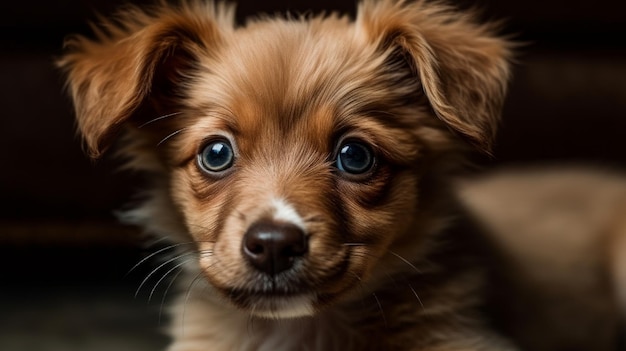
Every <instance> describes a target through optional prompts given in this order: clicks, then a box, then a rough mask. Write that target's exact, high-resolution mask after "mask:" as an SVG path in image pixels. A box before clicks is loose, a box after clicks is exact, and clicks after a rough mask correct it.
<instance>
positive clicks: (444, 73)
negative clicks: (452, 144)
mask: <svg viewBox="0 0 626 351" xmlns="http://www.w3.org/2000/svg"><path fill="white" fill-rule="evenodd" d="M471 19H472V16H470V15H467V14H460V13H458V12H456V11H453V10H452V9H450V8H449V7H447V6H445V5H442V4H437V3H435V4H432V3H428V4H426V3H425V2H424V1H423V0H422V1H416V2H406V1H404V0H380V1H375V0H365V1H364V2H363V3H361V5H360V7H359V12H358V17H357V25H359V26H360V28H361V30H363V31H364V33H365V35H366V36H367V39H368V40H372V41H374V42H375V43H376V44H377V45H379V47H380V49H381V50H393V49H400V50H402V52H403V53H404V55H405V56H406V58H408V60H409V61H410V62H409V64H410V65H411V66H412V67H413V68H414V69H415V71H416V74H418V75H419V77H420V79H421V82H422V86H423V89H424V92H425V94H426V96H427V97H428V100H429V101H430V104H431V106H432V108H433V110H434V112H435V114H436V115H437V116H438V117H439V118H440V119H441V120H442V121H443V122H444V123H446V124H447V125H448V127H449V128H451V129H452V130H454V131H456V132H457V133H459V134H461V135H462V136H464V137H465V138H466V139H468V140H469V141H470V142H471V143H472V144H474V145H475V146H477V147H478V148H479V149H481V150H482V151H484V152H487V153H489V152H490V151H491V148H492V144H493V141H494V138H495V132H496V129H497V124H498V121H499V117H500V109H501V105H502V103H503V100H504V96H505V93H506V85H507V80H508V77H509V59H510V57H511V50H510V48H511V45H510V44H509V43H507V42H506V41H504V40H503V39H500V38H498V37H497V36H495V35H494V34H493V33H494V28H493V26H489V25H478V24H475V23H474V22H472V20H471Z"/></svg>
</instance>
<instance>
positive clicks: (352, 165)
mask: <svg viewBox="0 0 626 351" xmlns="http://www.w3.org/2000/svg"><path fill="white" fill-rule="evenodd" d="M373 166H374V156H373V155H372V151H371V150H370V148H369V147H368V146H367V145H365V144H363V143H361V142H358V141H349V142H346V143H343V144H342V145H341V147H340V148H339V152H338V154H337V168H338V169H339V170H340V171H342V172H345V173H349V174H353V175H359V174H363V173H366V172H367V171H369V170H371V169H372V167H373Z"/></svg>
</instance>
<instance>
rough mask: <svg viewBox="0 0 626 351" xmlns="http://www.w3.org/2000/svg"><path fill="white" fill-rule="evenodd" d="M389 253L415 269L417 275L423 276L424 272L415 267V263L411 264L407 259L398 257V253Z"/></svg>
mask: <svg viewBox="0 0 626 351" xmlns="http://www.w3.org/2000/svg"><path fill="white" fill-rule="evenodd" d="M389 253H390V254H392V255H394V256H396V257H397V258H398V259H400V260H401V261H402V262H404V263H406V264H407V265H408V266H409V267H411V268H413V269H414V270H415V271H416V272H417V273H419V274H422V272H421V271H420V270H419V269H418V268H417V267H415V265H414V264H413V263H411V262H409V260H407V259H406V258H404V257H402V256H400V255H398V254H397V253H395V252H393V251H391V250H389Z"/></svg>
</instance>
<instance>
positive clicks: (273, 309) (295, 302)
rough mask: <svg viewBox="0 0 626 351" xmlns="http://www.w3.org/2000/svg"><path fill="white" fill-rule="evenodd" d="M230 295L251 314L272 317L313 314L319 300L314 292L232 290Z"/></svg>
mask: <svg viewBox="0 0 626 351" xmlns="http://www.w3.org/2000/svg"><path fill="white" fill-rule="evenodd" d="M228 297H229V298H230V300H231V301H232V302H233V303H234V304H235V305H236V306H238V307H239V308H242V309H244V310H246V311H249V312H250V314H252V315H254V316H257V317H262V318H270V319H283V318H298V317H304V316H311V315H313V314H314V313H315V310H314V308H313V305H314V302H315V301H316V300H317V297H316V294H315V293H313V292H295V291H289V292H288V291H269V292H262V291H258V290H256V291H255V290H230V292H229V294H228Z"/></svg>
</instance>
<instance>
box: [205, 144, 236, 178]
mask: <svg viewBox="0 0 626 351" xmlns="http://www.w3.org/2000/svg"><path fill="white" fill-rule="evenodd" d="M234 161H235V153H234V152H233V147H232V146H231V145H230V143H229V142H228V141H227V140H224V139H218V140H214V141H211V142H210V143H208V144H206V145H205V146H204V148H203V149H202V151H201V152H200V153H199V154H198V165H199V166H200V168H202V169H203V170H204V171H206V172H208V173H219V172H222V171H225V170H227V169H228V168H230V167H231V166H232V165H233V163H234Z"/></svg>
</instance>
